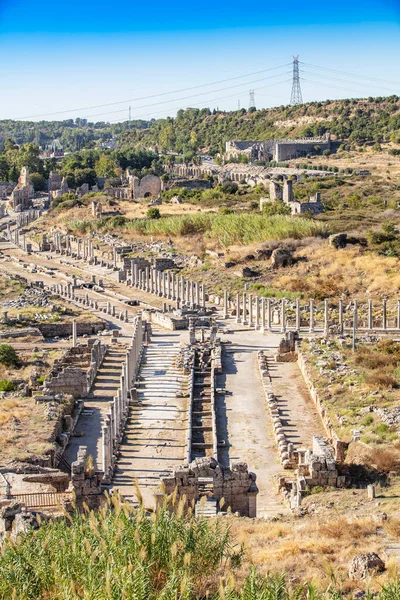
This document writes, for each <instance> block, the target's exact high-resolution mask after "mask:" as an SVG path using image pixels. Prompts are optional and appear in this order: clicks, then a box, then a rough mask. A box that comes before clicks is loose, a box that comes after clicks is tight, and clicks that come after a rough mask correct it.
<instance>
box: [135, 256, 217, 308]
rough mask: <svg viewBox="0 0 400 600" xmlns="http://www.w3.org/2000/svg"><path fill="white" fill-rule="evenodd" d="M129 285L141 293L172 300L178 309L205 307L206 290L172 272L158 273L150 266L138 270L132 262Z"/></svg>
mask: <svg viewBox="0 0 400 600" xmlns="http://www.w3.org/2000/svg"><path fill="white" fill-rule="evenodd" d="M131 285H132V287H134V288H136V289H139V290H142V291H143V292H148V293H149V294H155V295H156V296H160V297H162V298H166V299H167V300H173V301H175V302H176V303H177V307H178V308H180V307H182V306H189V307H190V308H193V309H199V308H205V305H206V289H205V286H204V285H201V284H199V282H198V281H190V280H188V279H185V277H183V275H180V276H179V275H176V273H174V272H173V271H159V270H157V269H155V268H154V267H152V266H149V267H145V268H144V269H140V268H139V266H138V264H137V263H136V262H135V261H134V260H132V262H131Z"/></svg>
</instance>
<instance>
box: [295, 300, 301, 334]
mask: <svg viewBox="0 0 400 600" xmlns="http://www.w3.org/2000/svg"><path fill="white" fill-rule="evenodd" d="M300 324H301V323H300V300H299V298H296V330H297V331H300Z"/></svg>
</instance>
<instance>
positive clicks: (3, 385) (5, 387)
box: [0, 379, 15, 392]
mask: <svg viewBox="0 0 400 600" xmlns="http://www.w3.org/2000/svg"><path fill="white" fill-rule="evenodd" d="M14 390H15V385H14V383H13V382H12V381H10V380H9V379H0V392H13V391H14Z"/></svg>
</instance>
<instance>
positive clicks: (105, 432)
mask: <svg viewBox="0 0 400 600" xmlns="http://www.w3.org/2000/svg"><path fill="white" fill-rule="evenodd" d="M107 420H108V419H107V418H106V419H105V423H104V425H103V427H102V451H103V461H102V462H103V464H102V469H103V472H104V475H107V473H108V467H109V463H108V454H109V452H108V424H107Z"/></svg>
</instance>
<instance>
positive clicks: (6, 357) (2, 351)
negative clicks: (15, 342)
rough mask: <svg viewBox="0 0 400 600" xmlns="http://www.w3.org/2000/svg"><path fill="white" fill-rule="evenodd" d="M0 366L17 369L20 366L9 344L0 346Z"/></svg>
mask: <svg viewBox="0 0 400 600" xmlns="http://www.w3.org/2000/svg"><path fill="white" fill-rule="evenodd" d="M0 364H1V365H4V366H5V367H19V365H20V360H19V358H18V355H17V353H16V352H15V350H14V348H13V347H12V346H10V345H9V344H0Z"/></svg>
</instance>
